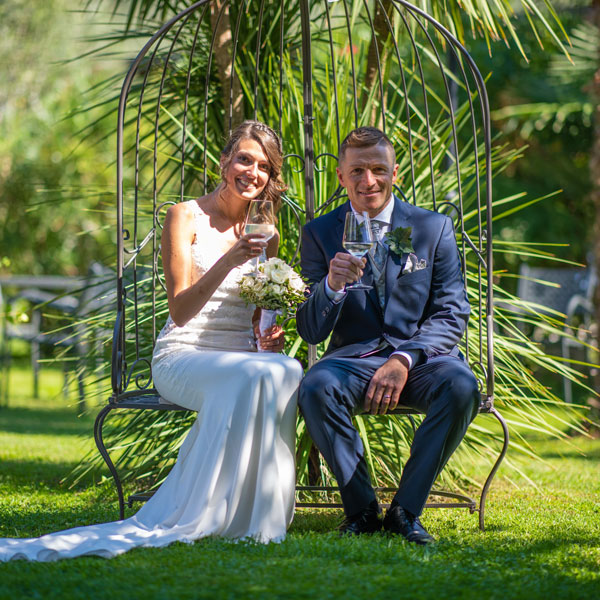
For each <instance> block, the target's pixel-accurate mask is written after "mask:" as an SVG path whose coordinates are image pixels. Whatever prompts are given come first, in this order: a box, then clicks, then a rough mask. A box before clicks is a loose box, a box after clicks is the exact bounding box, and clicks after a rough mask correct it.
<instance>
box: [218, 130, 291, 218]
mask: <svg viewBox="0 0 600 600" xmlns="http://www.w3.org/2000/svg"><path fill="white" fill-rule="evenodd" d="M245 139H251V140H254V141H255V142H257V143H259V144H260V147H261V148H262V149H263V152H264V153H265V154H266V156H267V158H268V159H269V165H270V172H269V181H268V182H267V185H266V186H265V189H264V190H263V191H262V192H261V194H260V195H259V196H258V198H259V199H261V200H271V202H272V203H273V209H274V210H275V212H276V213H277V212H278V211H279V209H280V207H281V194H283V192H285V190H287V188H288V186H287V185H286V184H285V183H284V181H283V179H282V178H281V167H282V165H283V150H282V145H281V140H280V138H279V136H278V135H277V134H276V133H275V131H274V130H273V129H271V128H270V127H269V126H268V125H265V124H264V123H261V122H260V121H244V122H243V123H242V124H241V125H239V126H238V127H236V128H235V129H234V130H233V132H232V134H231V137H230V138H229V140H228V141H227V144H225V147H224V148H223V150H222V151H221V179H222V181H225V173H226V172H227V169H228V168H229V164H230V163H231V159H232V158H233V155H234V154H235V153H236V152H237V149H238V147H239V145H240V143H241V141H242V140H245Z"/></svg>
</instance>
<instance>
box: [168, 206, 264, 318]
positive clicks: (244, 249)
mask: <svg viewBox="0 0 600 600" xmlns="http://www.w3.org/2000/svg"><path fill="white" fill-rule="evenodd" d="M193 224H194V218H193V214H192V211H191V209H190V208H189V207H188V206H186V205H185V204H183V203H181V204H176V205H174V206H171V207H170V208H169V210H168V211H167V216H166V218H165V223H164V227H163V234H162V262H163V270H164V275H165V284H166V287H167V299H168V302H169V313H170V315H171V318H172V319H173V321H174V322H175V324H176V325H178V326H179V327H181V326H182V325H185V324H186V323H187V322H188V321H189V320H190V319H191V318H192V317H194V316H195V315H197V314H198V312H200V310H201V309H202V307H203V306H204V305H205V304H206V303H207V302H208V300H209V299H210V297H211V296H212V295H213V294H214V293H215V290H216V289H217V288H218V287H219V285H221V283H222V282H223V280H224V279H225V277H226V276H227V274H228V273H229V272H230V271H231V270H232V269H233V268H235V267H237V266H238V265H241V264H243V263H245V262H246V261H247V260H249V259H251V258H253V257H255V256H258V255H259V254H260V252H261V250H262V248H264V246H265V242H263V241H260V240H258V239H254V240H252V241H251V240H250V239H249V238H250V237H251V236H242V237H241V238H240V239H239V240H238V241H237V242H236V243H235V244H234V245H233V246H232V248H231V249H230V250H228V251H227V252H226V253H225V254H224V255H223V256H222V257H221V258H220V259H219V260H218V261H217V262H216V263H215V264H214V265H213V266H212V267H211V268H210V269H209V270H208V271H206V273H205V274H204V275H203V276H202V277H201V278H200V279H198V281H196V282H194V283H192V255H191V252H190V248H191V245H192V242H193V241H194V225H193ZM254 237H255V238H256V236H254Z"/></svg>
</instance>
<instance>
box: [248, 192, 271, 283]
mask: <svg viewBox="0 0 600 600" xmlns="http://www.w3.org/2000/svg"><path fill="white" fill-rule="evenodd" d="M244 233H245V234H248V233H262V234H263V236H264V237H263V238H261V239H262V240H263V241H265V242H266V241H267V240H270V239H271V238H272V237H273V236H274V235H275V213H274V212H273V202H271V200H252V202H250V206H249V208H248V216H247V217H246V224H245V225H244ZM263 258H265V259H266V253H265V250H264V249H263V251H262V253H261V255H260V257H259V256H257V257H256V258H255V259H254V260H255V271H254V275H257V274H258V263H259V260H260V259H263Z"/></svg>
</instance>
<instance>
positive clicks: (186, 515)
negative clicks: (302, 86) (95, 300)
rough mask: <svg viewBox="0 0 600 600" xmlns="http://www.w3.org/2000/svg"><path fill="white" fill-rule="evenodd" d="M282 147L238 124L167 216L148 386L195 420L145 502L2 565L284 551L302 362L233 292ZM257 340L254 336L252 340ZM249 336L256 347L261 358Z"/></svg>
mask: <svg viewBox="0 0 600 600" xmlns="http://www.w3.org/2000/svg"><path fill="white" fill-rule="evenodd" d="M282 162H283V155H282V149H281V141H280V140H279V138H278V136H277V134H276V133H275V132H274V131H273V130H272V129H271V128H270V127H268V126H267V125H264V124H263V123H260V122H257V121H245V122H244V123H242V124H241V125H240V126H239V127H238V128H237V129H236V130H235V131H234V132H233V134H232V136H231V138H230V139H229V141H228V142H227V145H226V146H225V148H224V149H223V151H222V153H221V161H220V166H221V177H222V181H221V183H220V184H219V185H218V186H217V188H216V189H215V190H214V191H213V192H211V193H209V194H207V195H206V196H203V197H202V198H199V199H197V200H191V201H188V202H182V203H180V204H177V205H175V206H172V207H171V208H170V209H169V210H168V212H167V216H166V219H165V223H164V229H163V235H162V260H163V267H164V275H165V283H166V288H167V297H168V303H169V318H168V320H167V323H166V325H165V327H164V328H163V330H162V331H161V333H160V335H159V337H158V340H157V342H156V345H155V348H154V355H153V359H152V376H153V380H154V385H155V386H156V389H157V390H158V392H159V393H160V395H161V396H162V398H163V399H164V400H165V401H167V402H172V403H176V404H179V405H181V406H185V407H186V408H189V409H192V410H195V411H197V412H198V416H197V419H196V421H195V423H194V425H193V426H192V428H191V429H190V431H189V433H188V435H187V437H186V440H185V442H184V443H183V445H182V446H181V449H180V451H179V455H178V458H177V462H176V463H175V465H174V467H173V469H172V470H171V472H170V473H169V475H168V477H167V478H166V480H165V481H164V483H163V484H162V486H161V487H160V488H159V489H158V491H157V492H156V493H155V494H154V496H152V498H151V499H150V500H149V501H148V502H147V503H146V504H145V505H144V506H143V507H142V508H141V509H140V510H139V511H138V512H137V514H135V515H134V516H133V517H130V518H129V519H125V520H124V521H115V522H111V523H102V524H99V525H89V526H84V527H76V528H74V529H69V530H66V531H60V532H57V533H52V534H48V535H44V536H42V537H39V538H31V539H0V560H3V561H7V560H12V559H19V558H24V559H29V560H38V561H49V560H58V559H62V558H70V557H75V556H83V555H99V556H104V557H111V556H116V555H118V554H122V553H123V552H126V551H127V550H129V549H131V548H134V547H138V546H152V547H158V546H164V545H167V544H170V543H172V542H174V541H181V542H192V541H193V540H196V539H198V538H201V537H205V536H210V535H214V536H222V537H227V538H233V539H242V538H250V539H254V540H256V541H260V542H269V541H279V540H281V539H283V538H284V536H285V532H286V528H287V526H288V525H289V524H290V522H291V520H292V515H293V510H294V486H295V466H294V436H295V422H296V388H297V387H298V384H299V382H300V379H301V377H302V368H301V366H300V364H299V363H298V362H297V361H295V360H293V359H291V358H289V357H287V356H284V355H282V354H276V353H278V352H281V350H282V349H283V344H284V336H283V331H282V329H281V327H279V326H274V327H272V328H270V329H268V330H267V331H266V332H265V334H264V335H262V336H261V335H260V333H259V332H258V327H257V325H256V323H257V320H258V317H259V314H258V309H257V310H254V307H252V306H250V307H248V306H246V305H245V303H244V301H243V300H241V298H240V297H239V294H238V285H237V282H238V281H239V279H240V277H241V276H242V275H243V274H244V273H246V272H248V271H249V269H250V263H248V261H249V259H252V258H254V257H257V256H259V255H260V253H261V252H262V250H263V249H264V248H266V253H267V256H274V255H275V254H276V252H277V246H278V243H279V236H278V234H276V235H275V236H274V237H272V238H271V239H270V240H268V241H266V240H265V239H264V237H263V236H259V235H257V234H249V235H242V231H243V227H244V221H245V218H246V214H247V211H248V207H249V203H250V202H251V201H252V200H253V199H256V198H264V199H268V200H272V201H273V202H274V204H275V206H278V205H279V204H280V202H281V200H280V196H281V193H282V192H283V191H284V190H285V185H284V183H283V181H282V179H281V165H282ZM255 332H256V333H255ZM255 337H256V338H257V339H258V341H259V342H260V346H261V348H263V349H266V350H270V352H264V353H257V352H256V343H255Z"/></svg>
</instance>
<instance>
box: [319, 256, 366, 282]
mask: <svg viewBox="0 0 600 600" xmlns="http://www.w3.org/2000/svg"><path fill="white" fill-rule="evenodd" d="M366 264H367V259H366V258H365V257H364V256H363V258H357V257H356V256H352V254H348V253H347V252H338V253H337V254H336V255H335V256H334V257H333V258H332V259H331V261H330V262H329V273H328V275H327V284H328V285H329V287H330V288H331V289H332V290H333V291H334V292H340V291H342V290H343V289H344V287H345V286H346V284H347V283H354V282H356V281H358V280H359V279H360V278H361V277H362V274H363V269H364V268H365V266H366Z"/></svg>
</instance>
